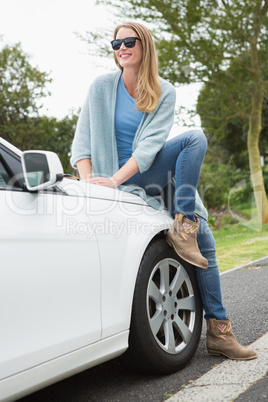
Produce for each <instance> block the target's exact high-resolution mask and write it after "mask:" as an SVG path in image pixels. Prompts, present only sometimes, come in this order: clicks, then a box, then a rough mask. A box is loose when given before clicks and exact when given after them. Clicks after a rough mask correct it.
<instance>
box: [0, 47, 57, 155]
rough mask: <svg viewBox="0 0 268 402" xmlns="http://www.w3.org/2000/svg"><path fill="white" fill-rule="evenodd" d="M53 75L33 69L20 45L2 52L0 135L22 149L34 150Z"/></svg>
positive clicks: (0, 67) (0, 52) (0, 57)
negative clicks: (48, 85) (37, 124)
mask: <svg viewBox="0 0 268 402" xmlns="http://www.w3.org/2000/svg"><path fill="white" fill-rule="evenodd" d="M50 82H51V79H50V78H49V74H47V73H45V72H41V71H39V70H38V69H37V68H35V67H32V66H31V64H30V62H29V56H28V55H27V54H25V53H24V52H23V50H22V48H21V45H20V44H16V45H14V46H8V45H6V46H5V47H4V48H3V49H2V50H1V51H0V133H1V136H2V137H3V138H5V139H6V140H7V141H9V142H11V143H12V144H16V145H17V146H18V147H19V148H21V149H26V148H30V147H31V145H32V143H33V139H34V135H35V134H36V118H37V117H38V115H39V109H40V108H41V107H42V103H41V101H42V99H43V98H44V97H45V96H47V95H49V91H48V90H47V88H46V86H47V84H49V83H50Z"/></svg>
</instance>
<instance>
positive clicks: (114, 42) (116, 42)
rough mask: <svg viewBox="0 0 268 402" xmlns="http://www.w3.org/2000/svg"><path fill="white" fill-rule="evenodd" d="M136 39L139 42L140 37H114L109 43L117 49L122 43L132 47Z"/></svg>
mask: <svg viewBox="0 0 268 402" xmlns="http://www.w3.org/2000/svg"><path fill="white" fill-rule="evenodd" d="M136 40H139V41H140V42H141V39H140V38H136V37H130V38H125V39H115V40H112V42H111V45H112V48H113V50H119V49H120V47H121V45H122V43H124V45H125V46H126V47H128V48H131V47H134V46H135V45H136Z"/></svg>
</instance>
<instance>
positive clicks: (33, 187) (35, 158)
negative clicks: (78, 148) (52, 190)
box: [21, 151, 64, 191]
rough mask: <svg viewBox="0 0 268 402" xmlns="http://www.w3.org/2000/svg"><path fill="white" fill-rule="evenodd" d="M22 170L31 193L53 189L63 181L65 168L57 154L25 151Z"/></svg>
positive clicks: (22, 157) (22, 158)
mask: <svg viewBox="0 0 268 402" xmlns="http://www.w3.org/2000/svg"><path fill="white" fill-rule="evenodd" d="M21 161H22V170H23V175H24V179H25V184H26V187H27V189H28V190H29V191H40V190H44V189H46V188H49V187H53V186H54V185H55V184H56V183H57V182H59V181H61V180H62V179H63V176H64V174H63V168H62V164H61V161H60V159H59V157H58V155H57V154H55V153H54V152H50V151H24V152H22V155H21Z"/></svg>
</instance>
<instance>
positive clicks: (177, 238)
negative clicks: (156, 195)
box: [166, 214, 208, 268]
mask: <svg viewBox="0 0 268 402" xmlns="http://www.w3.org/2000/svg"><path fill="white" fill-rule="evenodd" d="M195 218H196V222H193V221H190V219H187V218H186V217H185V216H184V215H182V214H178V215H177V216H176V218H175V220H174V222H173V225H172V226H171V228H170V229H169V231H168V232H167V236H166V241H167V243H168V244H169V245H170V246H171V247H174V249H175V251H176V253H177V254H178V255H179V256H180V257H181V258H183V259H184V260H185V261H187V262H189V263H190V264H193V265H195V266H197V267H200V268H207V267H208V261H207V260H206V258H204V257H203V256H202V254H201V253H200V250H199V248H198V244H197V241H196V234H197V231H198V228H199V219H198V217H197V215H195Z"/></svg>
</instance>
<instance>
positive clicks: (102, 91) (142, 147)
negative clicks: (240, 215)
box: [71, 71, 207, 219]
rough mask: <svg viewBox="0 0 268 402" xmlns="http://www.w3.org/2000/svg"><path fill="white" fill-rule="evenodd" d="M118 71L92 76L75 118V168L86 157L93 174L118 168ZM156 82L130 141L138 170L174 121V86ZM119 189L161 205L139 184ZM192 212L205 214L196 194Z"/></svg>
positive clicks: (146, 165)
mask: <svg viewBox="0 0 268 402" xmlns="http://www.w3.org/2000/svg"><path fill="white" fill-rule="evenodd" d="M121 74H122V73H121V71H117V72H115V73H109V74H106V75H102V76H100V77H98V78H96V79H95V80H94V82H93V83H92V84H91V86H90V88H89V91H88V95H87V97H86V101H85V103H84V105H83V107H82V110H81V113H80V116H79V119H78V122H77V127H76V131H75V136H74V140H73V144H72V155H71V164H72V166H73V167H74V168H77V165H76V162H77V161H79V160H80V159H86V158H90V159H91V164H92V172H93V174H94V176H104V177H110V176H112V175H113V174H114V173H116V172H117V171H118V169H119V164H118V155H117V146H116V137H115V128H114V115H115V103H116V93H117V86H118V83H119V80H120V77H121ZM160 85H161V98H160V100H159V102H158V105H157V107H156V108H155V109H154V111H153V112H152V113H144V116H143V118H142V120H141V122H140V125H139V127H138V129H137V132H136V134H135V137H134V141H133V145H132V151H133V153H132V155H133V157H134V158H135V160H136V162H137V164H138V167H139V171H140V173H142V172H145V171H146V170H147V169H149V167H150V166H151V165H152V163H153V161H154V159H155V156H156V154H157V153H158V152H159V151H160V149H161V148H162V147H163V145H164V143H165V141H166V139H167V137H168V135H169V132H170V129H171V127H172V125H173V123H174V109H175V101H176V91H175V88H174V87H173V86H172V85H171V84H170V83H169V82H167V81H165V80H163V79H160ZM119 189H120V190H124V191H128V192H132V193H135V194H138V195H139V196H141V197H142V198H143V199H145V200H146V201H147V202H148V204H150V205H151V206H152V207H153V208H156V209H160V208H163V206H164V205H163V202H162V200H161V199H160V197H149V196H148V195H147V194H146V193H145V191H144V190H143V189H141V188H140V187H137V186H133V185H121V186H119ZM196 213H198V214H199V215H201V216H203V217H204V218H205V219H206V218H207V211H206V209H205V207H204V206H203V204H202V202H201V200H200V197H199V196H198V195H197V199H196Z"/></svg>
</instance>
